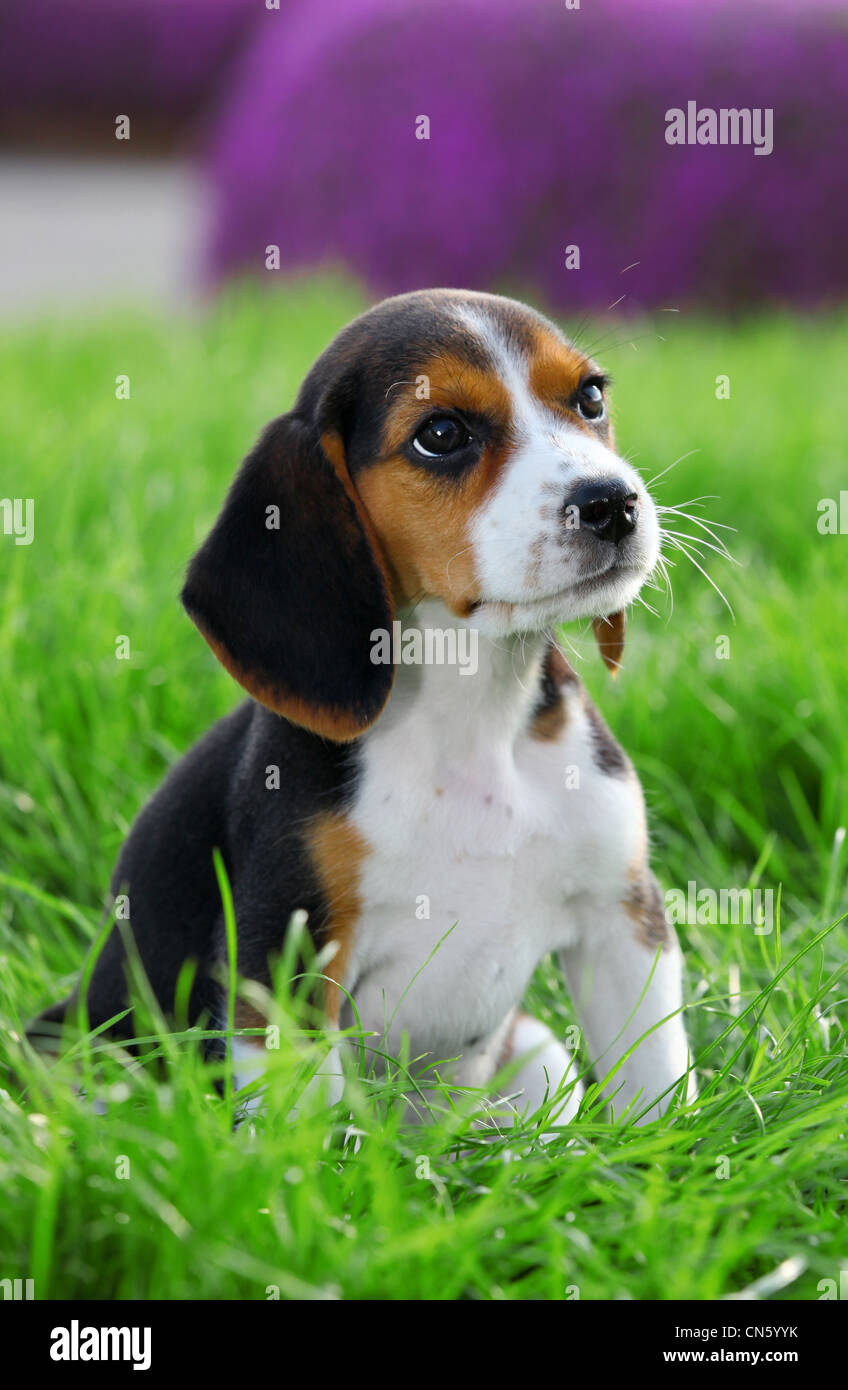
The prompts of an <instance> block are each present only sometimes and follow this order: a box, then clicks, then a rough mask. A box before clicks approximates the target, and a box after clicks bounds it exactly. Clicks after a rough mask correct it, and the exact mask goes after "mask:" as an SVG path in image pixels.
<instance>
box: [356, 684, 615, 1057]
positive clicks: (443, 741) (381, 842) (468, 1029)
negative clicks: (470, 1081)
mask: <svg viewBox="0 0 848 1390" xmlns="http://www.w3.org/2000/svg"><path fill="white" fill-rule="evenodd" d="M432 686H433V682H432V681H431V682H430V683H429V684H428V682H427V681H426V680H425V681H423V682H422V683H421V684H420V686H419V687H418V689H417V691H416V693H415V697H414V698H412V699H406V694H407V692H403V691H401V696H402V699H401V702H400V708H399V709H397V710H390V712H389V717H388V718H384V720H383V721H381V724H380V725H379V726H378V729H377V731H376V733H375V736H374V737H372V738H371V739H369V741H368V744H367V747H366V749H365V750H364V763H363V775H362V781H361V789H360V794H359V797H358V799H357V804H356V807H355V810H354V812H353V815H352V819H353V821H354V823H355V825H356V827H357V829H358V830H359V832H360V833H361V835H362V836H363V837H364V839H365V840H366V841H367V843H368V845H369V847H370V853H369V855H368V856H367V859H366V861H365V863H364V866H363V871H362V878H361V883H360V897H361V902H362V913H361V918H360V921H359V924H358V926H357V931H356V937H355V942H354V947H353V951H352V953H351V958H350V963H349V969H348V973H347V978H346V985H347V987H348V988H350V989H351V990H352V992H353V995H354V998H355V1001H356V1005H357V1009H358V1011H359V1014H360V1018H361V1020H362V1023H363V1026H364V1027H366V1028H369V1029H373V1030H375V1031H376V1032H378V1033H379V1034H381V1035H383V1034H385V1035H386V1040H387V1043H388V1046H389V1049H390V1050H395V1051H396V1050H397V1049H398V1048H399V1046H400V1042H401V1037H402V1034H404V1033H406V1034H407V1035H408V1036H409V1041H410V1049H411V1053H410V1055H411V1056H412V1057H416V1056H418V1055H420V1054H422V1053H425V1052H426V1053H429V1054H430V1057H431V1060H435V1059H438V1058H448V1057H452V1056H455V1055H456V1054H457V1053H458V1052H460V1051H463V1050H464V1051H466V1052H467V1051H468V1049H469V1046H470V1047H471V1048H472V1049H473V1046H474V1045H475V1044H476V1043H477V1041H478V1040H479V1039H481V1038H485V1037H487V1036H489V1035H490V1034H491V1033H493V1032H494V1030H495V1029H496V1028H497V1027H498V1025H499V1024H500V1023H501V1021H502V1020H503V1019H504V1017H505V1016H506V1014H507V1013H508V1012H509V1010H510V1009H511V1008H513V1007H514V1006H515V1005H516V1004H518V1003H519V1002H520V1000H521V997H522V995H523V993H524V990H525V989H526V986H527V984H528V981H529V979H530V976H531V975H532V973H533V970H534V969H535V967H536V965H537V964H538V962H539V961H540V960H541V959H542V957H543V956H544V955H546V954H547V953H548V952H550V951H552V950H557V949H561V948H563V947H567V946H568V945H570V944H571V943H572V941H573V939H574V930H575V928H574V922H573V917H572V915H571V914H570V912H569V904H570V903H573V902H574V901H575V900H576V899H579V898H581V897H585V896H586V895H587V894H589V895H591V894H592V893H593V892H594V891H595V890H596V889H597V887H598V884H599V883H600V884H602V885H603V888H604V893H605V894H608V893H609V892H615V891H616V883H617V882H618V881H620V882H621V883H622V884H623V883H624V880H625V876H626V872H627V866H628V863H629V862H630V861H631V860H632V857H633V854H634V853H635V850H636V838H637V835H638V830H637V825H636V818H635V817H634V815H633V811H634V807H635V800H634V798H635V797H636V796H638V787H637V786H636V785H635V783H634V782H633V781H632V779H629V778H625V779H622V778H616V779H613V778H610V777H608V776H605V775H604V774H603V773H602V772H601V771H600V770H599V769H598V767H597V765H596V763H595V760H594V752H593V748H592V740H591V734H590V730H589V727H588V724H587V721H586V719H585V716H583V715H582V711H581V707H580V703H579V699H576V698H575V701H574V708H573V709H571V710H570V713H569V719H568V721H567V724H566V728H565V730H564V732H563V734H562V736H561V738H560V739H559V740H558V741H557V742H556V743H543V742H538V741H535V740H533V739H532V738H530V737H528V736H527V734H526V733H520V734H519V735H518V736H517V737H515V738H506V737H499V733H500V730H499V729H498V727H497V724H495V725H494V727H493V726H492V720H491V715H490V717H489V723H488V724H486V723H485V722H482V723H481V722H480V718H479V711H477V712H476V715H475V711H474V707H473V701H472V702H471V710H470V711H462V709H461V707H460V709H459V710H455V711H453V712H449V711H446V710H443V709H441V707H440V705H439V700H438V698H435V699H434V694H435V695H436V696H438V695H439V694H440V693H441V688H439V689H438V690H437V691H435V692H434V690H433V688H432ZM454 693H455V694H456V696H457V697H458V698H467V695H466V692H465V691H464V690H463V689H462V683H460V684H459V685H458V686H455V691H454ZM451 713H453V714H456V715H457V717H456V718H451ZM463 713H464V715H465V717H462V715H463ZM469 715H470V718H469Z"/></svg>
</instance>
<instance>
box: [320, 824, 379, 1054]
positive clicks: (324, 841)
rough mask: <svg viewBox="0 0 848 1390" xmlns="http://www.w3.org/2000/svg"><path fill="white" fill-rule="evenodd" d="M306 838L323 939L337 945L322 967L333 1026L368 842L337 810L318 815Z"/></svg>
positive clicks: (359, 903) (359, 909) (357, 911)
mask: <svg viewBox="0 0 848 1390" xmlns="http://www.w3.org/2000/svg"><path fill="white" fill-rule="evenodd" d="M308 840H309V844H310V850H311V853H312V861H313V863H314V865H315V868H316V871H317V873H318V878H319V881H320V884H321V889H322V892H323V894H324V898H325V900H326V903H327V908H328V921H327V929H326V937H325V939H326V940H327V941H333V942H335V943H336V945H337V947H338V949H337V951H336V954H335V956H334V957H333V959H332V960H331V961H330V962H329V964H328V965H327V966H326V967H325V974H327V975H329V976H330V978H331V979H332V980H333V981H334V982H335V985H334V986H333V985H328V986H327V991H326V1013H327V1022H328V1024H330V1025H331V1026H335V1025H337V1024H338V1021H339V1009H340V1008H341V998H342V996H341V992H340V990H339V989H338V985H340V984H342V983H343V982H344V977H345V972H346V970H347V966H348V962H349V961H350V953H351V951H352V949H353V939H354V932H355V929H356V923H357V922H358V920H359V917H360V914H361V912H362V899H361V896H360V890H359V884H360V877H361V870H362V861H363V859H364V858H365V856H366V854H367V853H368V845H367V842H366V841H365V839H364V838H363V837H362V835H361V834H360V833H359V831H358V830H357V829H356V827H355V826H353V825H351V823H350V821H348V820H346V819H345V817H344V816H342V815H339V814H338V813H330V814H325V815H321V816H318V817H317V818H316V820H315V821H313V823H312V826H311V827H310V830H309V832H308Z"/></svg>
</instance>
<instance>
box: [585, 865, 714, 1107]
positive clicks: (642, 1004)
mask: <svg viewBox="0 0 848 1390" xmlns="http://www.w3.org/2000/svg"><path fill="white" fill-rule="evenodd" d="M574 919H575V922H576V925H577V927H578V934H577V938H576V941H575V944H574V945H573V946H571V947H570V948H568V949H567V950H564V951H562V952H561V960H562V963H563V966H564V968H565V972H566V976H567V978H568V983H569V989H570V991H571V997H572V1001H573V1003H574V1007H575V1009H576V1010H577V1013H578V1017H579V1019H580V1022H581V1025H582V1028H583V1034H584V1038H585V1041H586V1045H587V1048H588V1052H589V1057H590V1060H591V1063H592V1066H593V1069H594V1072H595V1076H596V1078H597V1080H598V1081H602V1080H603V1079H604V1077H605V1076H607V1075H608V1073H609V1072H610V1071H611V1070H612V1069H613V1068H614V1067H615V1066H616V1064H617V1063H619V1062H620V1063H621V1065H620V1066H619V1067H618V1069H617V1070H616V1072H615V1075H614V1076H612V1077H611V1078H610V1080H609V1082H608V1083H607V1086H606V1088H605V1091H606V1094H607V1095H609V1097H610V1099H611V1101H612V1104H613V1108H614V1113H615V1114H616V1115H621V1114H622V1113H623V1112H624V1111H625V1110H627V1109H628V1107H630V1106H632V1112H631V1113H632V1114H636V1115H639V1114H641V1112H642V1111H646V1113H645V1114H644V1115H642V1117H641V1120H640V1123H643V1122H644V1121H645V1120H649V1119H655V1118H656V1117H657V1116H658V1115H661V1114H662V1113H663V1111H664V1110H665V1109H666V1107H667V1106H668V1104H669V1101H670V1100H671V1096H672V1092H673V1088H674V1087H675V1084H676V1083H677V1082H679V1081H680V1078H681V1077H683V1076H686V1077H687V1080H686V1097H687V1099H689V1100H693V1099H694V1098H695V1094H696V1092H695V1077H694V1073H693V1071H692V1070H691V1058H690V1054H689V1046H688V1042H687V1038H686V1030H685V1028H684V1025H683V1018H682V1014H681V1005H682V981H681V973H682V969H681V968H682V956H681V952H680V947H679V945H678V943H677V939H676V936H675V934H674V930H673V928H672V927H671V926H670V925H669V924H668V923H667V921H666V918H665V912H664V908H663V900H662V896H661V894H660V891H659V888H658V886H657V883H656V880H655V879H654V878H653V875H651V874H650V873H648V874H646V876H645V878H644V881H643V883H642V884H640V885H639V887H638V888H636V889H634V890H633V892H632V893H631V894H630V895H628V897H627V899H626V900H625V901H624V902H623V903H621V904H615V905H613V906H611V905H610V904H609V902H602V901H600V900H599V901H591V900H582V901H581V902H580V903H579V904H575V913H574ZM631 1048H633V1049H634V1050H633V1051H632V1052H630V1049H631ZM629 1052H630V1055H629V1056H627V1054H628V1053H629ZM616 1092H617V1094H614V1093H616Z"/></svg>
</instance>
